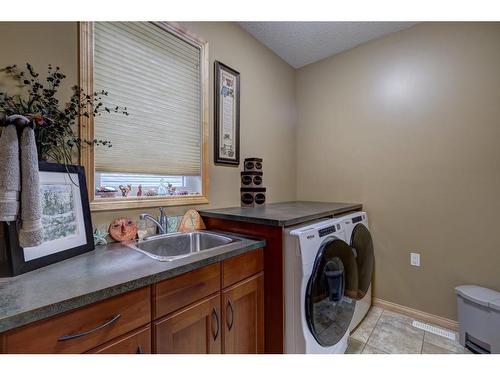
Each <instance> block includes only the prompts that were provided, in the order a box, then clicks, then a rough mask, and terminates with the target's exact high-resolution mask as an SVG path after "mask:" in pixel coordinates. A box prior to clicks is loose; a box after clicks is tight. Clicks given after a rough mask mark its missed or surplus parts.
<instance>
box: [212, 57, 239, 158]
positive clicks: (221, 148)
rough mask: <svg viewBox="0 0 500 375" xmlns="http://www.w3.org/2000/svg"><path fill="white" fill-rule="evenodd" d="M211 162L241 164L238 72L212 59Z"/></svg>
mask: <svg viewBox="0 0 500 375" xmlns="http://www.w3.org/2000/svg"><path fill="white" fill-rule="evenodd" d="M214 77H215V84H214V98H215V100H214V102H215V103H214V104H215V108H214V113H215V119H214V136H215V139H214V162H215V163H216V164H226V165H233V166H238V165H239V164H240V73H238V72H237V71H236V70H234V69H232V68H230V67H228V66H227V65H224V64H223V63H221V62H220V61H216V62H215V75H214Z"/></svg>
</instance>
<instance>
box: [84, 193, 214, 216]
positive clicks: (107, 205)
mask: <svg viewBox="0 0 500 375" xmlns="http://www.w3.org/2000/svg"><path fill="white" fill-rule="evenodd" d="M208 203H209V201H208V198H207V197H204V196H202V195H191V196H171V197H147V198H146V197H145V198H135V197H130V198H128V199H127V198H125V199H122V198H108V199H106V198H101V199H99V200H94V201H93V202H90V210H91V211H92V212H97V211H110V210H125V209H134V208H150V207H166V206H185V205H198V204H208Z"/></svg>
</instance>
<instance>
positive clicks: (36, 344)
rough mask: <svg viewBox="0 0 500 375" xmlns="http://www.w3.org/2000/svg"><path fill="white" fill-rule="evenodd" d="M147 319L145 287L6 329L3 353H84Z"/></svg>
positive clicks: (148, 304)
mask: <svg viewBox="0 0 500 375" xmlns="http://www.w3.org/2000/svg"><path fill="white" fill-rule="evenodd" d="M150 321H151V293H150V287H146V288H142V289H138V290H135V291H133V292H129V293H126V294H123V295H120V296H116V297H112V298H110V299H107V300H105V301H102V302H97V303H94V304H92V305H89V306H86V307H83V308H80V309H78V310H75V311H72V312H69V313H65V314H62V315H59V316H56V317H54V318H49V319H47V320H44V321H40V322H36V323H33V324H30V325H28V326H25V327H21V328H19V329H15V330H12V331H9V332H7V333H5V337H4V346H5V348H4V349H5V351H6V352H7V353H84V352H86V351H88V350H89V349H92V348H95V347H96V346H98V345H101V344H103V343H105V342H107V341H110V340H112V339H114V338H116V337H118V336H120V335H123V334H125V333H127V332H130V331H132V330H134V329H136V328H138V327H140V326H143V325H145V324H147V323H149V322H150ZM80 334H81V335H80Z"/></svg>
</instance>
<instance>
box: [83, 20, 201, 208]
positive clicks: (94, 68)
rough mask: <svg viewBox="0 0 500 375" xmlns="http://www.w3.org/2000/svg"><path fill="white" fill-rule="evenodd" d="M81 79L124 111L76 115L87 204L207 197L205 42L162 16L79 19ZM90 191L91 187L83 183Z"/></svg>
mask: <svg viewBox="0 0 500 375" xmlns="http://www.w3.org/2000/svg"><path fill="white" fill-rule="evenodd" d="M80 38H81V43H80V44H81V81H82V82H81V84H82V87H83V88H84V90H85V91H88V92H94V91H95V92H99V91H101V90H105V91H107V92H108V93H109V95H108V96H101V97H102V102H103V103H104V105H105V106H109V107H112V106H115V105H120V106H124V107H127V112H128V113H129V115H128V116H124V115H120V114H115V113H110V114H108V113H106V114H103V115H102V116H96V117H95V118H91V119H86V118H82V121H81V129H82V138H87V139H93V138H96V139H100V140H106V141H110V142H111V143H112V147H111V148H108V147H102V146H101V147H99V146H96V147H94V148H93V149H90V148H89V149H84V150H83V151H82V164H83V165H84V166H85V167H86V169H87V171H88V172H87V179H88V185H89V186H92V187H93V189H92V191H91V192H90V195H91V197H90V199H91V208H92V209H93V210H101V209H103V210H107V209H113V208H117V209H118V208H129V207H130V208H132V207H152V206H159V205H178V204H198V203H207V202H208V201H207V181H208V176H207V172H208V171H207V169H208V168H207V165H208V163H207V151H208V150H207V144H208V142H207V135H208V134H207V124H208V122H207V121H208V118H207V112H208V97H207V96H208V90H207V85H208V74H207V70H208V66H207V65H208V63H207V57H208V47H207V44H206V43H205V42H203V41H201V40H200V39H198V38H196V37H194V36H192V35H191V34H189V33H187V32H186V31H183V30H181V29H180V28H179V27H177V26H175V25H173V24H169V23H162V22H160V23H156V22H154V23H153V22H95V23H86V22H84V23H81V24H80ZM89 190H90V189H89Z"/></svg>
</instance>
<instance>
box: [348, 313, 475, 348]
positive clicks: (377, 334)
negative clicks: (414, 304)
mask: <svg viewBox="0 0 500 375" xmlns="http://www.w3.org/2000/svg"><path fill="white" fill-rule="evenodd" d="M412 322H413V318H410V317H408V316H405V315H401V314H397V313H394V312H392V311H388V310H383V309H381V308H380V307H376V306H373V307H372V308H371V309H370V311H369V312H368V314H367V315H366V317H365V319H364V320H363V321H362V322H361V324H360V325H359V326H358V327H357V328H356V329H355V330H354V331H353V332H352V333H351V337H350V338H349V346H348V347H347V352H346V353H348V354H420V353H422V354H464V353H470V352H469V351H468V350H467V349H465V348H464V347H462V346H461V345H460V344H459V343H458V341H453V340H450V339H448V338H445V337H441V336H438V335H435V334H433V333H429V332H426V331H423V330H421V329H419V328H415V327H413V326H412ZM456 337H457V340H458V333H456Z"/></svg>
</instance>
